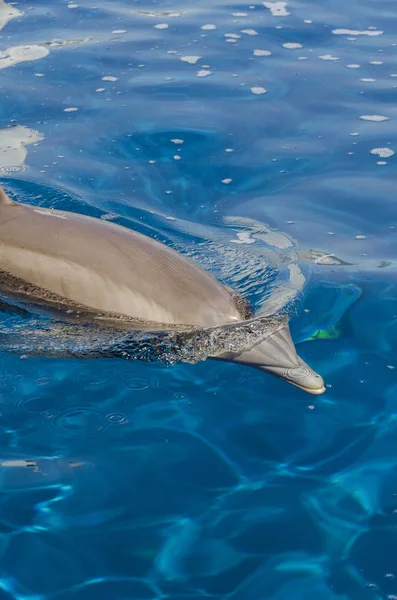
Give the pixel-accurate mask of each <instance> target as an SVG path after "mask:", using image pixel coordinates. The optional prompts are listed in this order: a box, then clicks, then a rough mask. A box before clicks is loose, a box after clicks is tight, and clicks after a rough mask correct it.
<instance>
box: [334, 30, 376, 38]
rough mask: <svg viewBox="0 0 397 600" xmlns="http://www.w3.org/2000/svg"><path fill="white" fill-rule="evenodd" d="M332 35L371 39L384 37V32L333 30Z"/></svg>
mask: <svg viewBox="0 0 397 600" xmlns="http://www.w3.org/2000/svg"><path fill="white" fill-rule="evenodd" d="M332 33H334V34H335V35H369V36H371V37H374V36H377V35H382V33H383V31H380V30H378V29H377V30H375V31H374V30H369V29H366V30H365V31H359V30H357V29H333V30H332Z"/></svg>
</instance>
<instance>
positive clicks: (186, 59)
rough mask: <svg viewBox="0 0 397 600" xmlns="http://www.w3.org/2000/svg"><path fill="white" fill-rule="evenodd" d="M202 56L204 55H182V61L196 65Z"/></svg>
mask: <svg viewBox="0 0 397 600" xmlns="http://www.w3.org/2000/svg"><path fill="white" fill-rule="evenodd" d="M200 58H202V57H201V56H181V61H182V62H186V63H189V65H195V64H196V63H197V62H198V61H199V60H200Z"/></svg>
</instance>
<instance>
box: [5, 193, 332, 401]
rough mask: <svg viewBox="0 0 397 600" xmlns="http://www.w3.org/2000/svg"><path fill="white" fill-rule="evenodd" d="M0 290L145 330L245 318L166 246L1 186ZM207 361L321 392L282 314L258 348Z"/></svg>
mask: <svg viewBox="0 0 397 600" xmlns="http://www.w3.org/2000/svg"><path fill="white" fill-rule="evenodd" d="M0 291H3V292H6V293H11V294H13V295H15V296H17V297H25V298H28V299H31V300H32V301H33V302H38V303H39V304H40V303H41V302H42V303H44V304H47V305H48V304H49V305H53V306H57V307H63V308H64V309H69V310H70V309H73V308H75V309H76V308H77V309H79V310H81V309H82V310H83V311H86V312H87V311H88V313H91V314H92V315H105V316H106V315H109V317H112V318H116V319H117V318H120V319H121V320H126V321H127V323H128V321H130V322H131V323H135V324H136V323H141V324H144V326H145V327H146V328H148V327H149V325H150V324H152V325H153V327H154V328H157V329H158V328H159V327H160V328H163V329H167V327H168V328H178V327H179V328H183V327H191V328H211V327H217V326H223V325H225V326H232V325H233V324H234V323H241V322H243V321H246V320H247V319H248V317H249V316H250V314H249V311H248V308H247V302H246V301H244V299H243V298H241V297H240V296H239V295H238V294H237V293H234V292H233V290H230V289H229V288H227V287H225V286H224V285H222V284H221V283H220V282H218V281H217V280H216V279H215V278H214V277H213V276H212V275H210V274H209V273H208V272H207V271H205V270H204V269H202V268H201V267H199V266H198V265H196V264H195V263H194V262H192V261H191V260H190V259H188V258H187V257H185V256H183V255H181V254H179V253H178V252H176V251H175V250H174V249H172V248H170V247H168V246H166V245H165V244H162V243H160V242H158V241H156V240H154V239H152V238H150V237H148V236H145V235H142V234H140V233H138V232H136V231H133V230H131V229H129V228H126V227H123V226H120V225H118V224H116V223H112V222H109V221H105V220H101V219H97V218H94V217H89V216H86V215H82V214H77V213H71V212H66V211H61V210H55V209H47V208H42V207H37V206H33V205H30V204H24V203H21V202H19V201H14V200H12V199H11V198H10V197H9V196H8V195H7V194H6V192H5V191H4V189H3V188H2V187H1V186H0ZM65 312H66V310H65ZM135 326H136V325H135ZM149 328H150V327H149ZM210 358H213V359H216V360H223V361H227V362H233V363H239V364H243V365H247V366H250V367H254V368H257V369H260V370H261V371H264V372H266V373H270V374H271V375H274V376H276V377H278V378H280V379H282V380H285V381H286V382H288V383H290V384H292V385H294V386H296V387H298V388H300V389H301V390H304V391H305V392H308V393H311V394H322V393H323V392H324V391H325V387H324V381H323V379H322V377H321V376H320V375H318V374H317V373H315V372H314V371H313V370H312V369H311V368H310V367H309V366H308V365H307V364H306V363H305V362H304V361H303V360H302V359H301V358H300V357H299V356H298V355H297V352H296V349H295V346H294V343H293V341H292V339H291V335H290V331H289V326H288V321H286V320H284V321H280V320H277V319H275V325H274V331H273V330H272V331H271V332H270V334H268V335H267V336H266V337H265V338H264V339H263V340H261V341H260V343H258V344H256V345H255V346H254V347H250V348H247V349H245V350H243V351H241V352H232V351H226V352H225V351H222V352H220V353H219V354H215V355H212V356H210Z"/></svg>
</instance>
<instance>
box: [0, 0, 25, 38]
mask: <svg viewBox="0 0 397 600" xmlns="http://www.w3.org/2000/svg"><path fill="white" fill-rule="evenodd" d="M22 14H23V13H22V12H21V11H20V10H18V9H17V8H16V7H15V6H12V5H10V4H7V2H4V0H0V31H1V30H2V29H3V27H5V26H6V25H7V23H8V21H11V19H15V17H19V16H21V15H22Z"/></svg>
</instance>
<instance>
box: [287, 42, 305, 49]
mask: <svg viewBox="0 0 397 600" xmlns="http://www.w3.org/2000/svg"><path fill="white" fill-rule="evenodd" d="M283 47H284V48H287V49H288V50H297V49H298V48H303V46H302V44H298V43H297V42H285V44H283Z"/></svg>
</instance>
